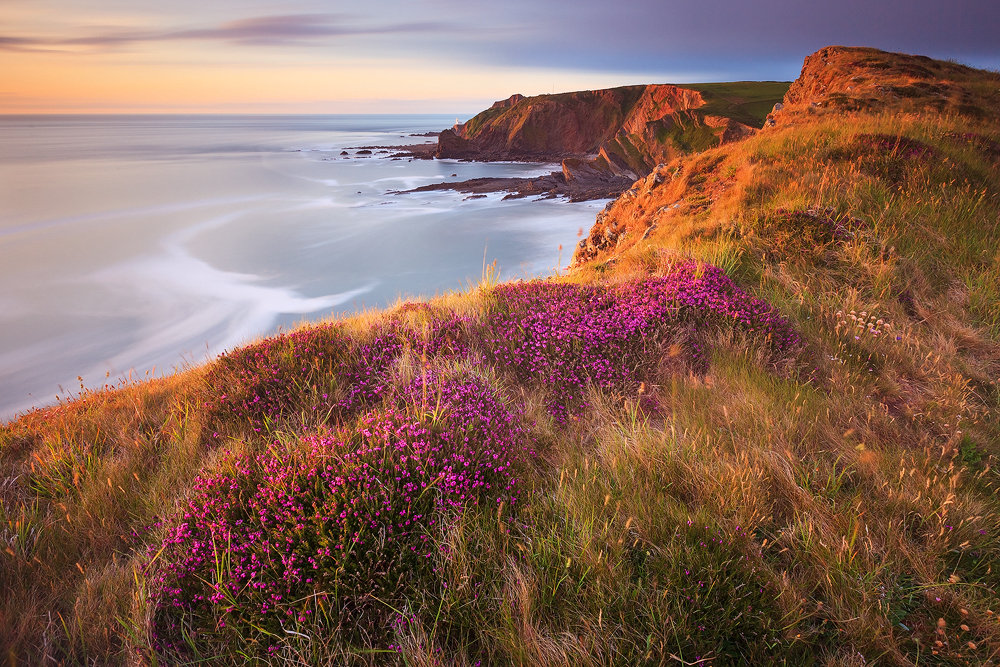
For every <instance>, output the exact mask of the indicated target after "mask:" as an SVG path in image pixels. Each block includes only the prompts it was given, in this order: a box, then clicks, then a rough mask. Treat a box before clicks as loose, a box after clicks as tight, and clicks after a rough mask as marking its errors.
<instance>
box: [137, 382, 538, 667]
mask: <svg viewBox="0 0 1000 667" xmlns="http://www.w3.org/2000/svg"><path fill="white" fill-rule="evenodd" d="M526 442H527V441H526V438H525V435H524V433H523V431H522V427H521V416H520V414H518V413H517V412H516V411H515V410H512V409H511V408H509V407H508V406H507V405H506V404H505V402H504V400H503V398H502V397H501V396H500V395H499V394H498V393H497V392H496V391H494V390H493V389H492V388H491V387H489V386H487V385H486V384H485V383H484V382H483V381H482V380H480V379H476V378H461V377H451V378H444V377H440V376H437V375H428V376H426V377H420V378H417V379H416V380H414V381H413V382H411V383H410V384H409V385H407V386H405V387H403V388H402V389H401V390H399V391H398V392H397V395H396V396H395V398H394V401H393V402H392V403H391V404H390V405H388V406H387V407H386V408H384V409H382V410H379V411H376V412H369V413H367V414H365V415H363V416H362V417H360V418H359V419H358V420H357V423H356V425H355V427H354V428H353V429H352V430H350V431H346V432H344V433H342V434H337V435H316V436H309V437H305V438H302V439H301V441H299V442H298V443H296V445H294V446H291V447H288V448H285V449H282V448H280V446H278V445H277V444H276V445H275V449H274V450H273V451H272V452H268V453H265V454H259V455H256V456H248V455H244V456H238V457H234V458H232V459H231V460H230V461H229V462H228V463H229V465H228V466H227V469H226V470H225V471H223V472H218V473H215V474H212V475H206V476H203V477H200V478H199V479H198V480H197V482H196V484H195V487H194V495H193V497H192V498H191V500H190V501H189V502H188V503H187V506H186V507H185V509H184V511H183V512H182V514H181V516H180V517H179V518H178V519H177V521H176V523H175V524H174V525H173V527H171V528H170V529H169V530H168V532H167V535H166V537H165V539H164V540H163V543H162V545H161V548H160V550H159V552H158V553H157V555H156V557H155V558H153V560H152V563H151V565H150V576H151V594H152V601H153V605H154V616H153V628H152V631H153V635H154V639H155V642H156V645H157V646H158V648H159V649H160V650H161V651H162V652H164V653H166V654H168V655H169V654H180V655H182V656H183V655H186V651H187V649H186V648H185V637H196V638H197V639H195V640H194V641H195V643H196V645H198V646H200V647H201V649H206V648H210V647H211V646H216V647H218V648H219V649H220V650H222V649H225V650H232V647H234V646H239V647H241V648H242V649H243V650H248V651H254V650H258V649H259V650H264V649H263V648H262V647H269V648H268V649H267V650H270V651H275V650H278V647H279V645H280V643H279V639H280V638H283V637H285V636H286V631H287V630H291V629H292V628H295V632H312V631H314V630H318V629H325V630H326V631H331V630H333V629H336V630H337V631H338V632H342V633H345V634H346V635H347V636H348V638H351V639H354V640H355V641H359V642H367V641H375V642H377V641H379V639H378V638H384V637H387V636H389V634H390V633H389V631H388V628H389V623H390V621H389V619H390V610H391V609H392V608H400V607H401V606H402V605H403V604H404V600H406V599H407V596H408V595H414V594H416V592H421V593H426V592H429V591H434V590H437V588H439V587H440V577H438V576H437V574H436V571H435V564H436V562H437V561H436V556H437V555H438V551H439V550H440V549H442V548H443V547H442V546H441V544H442V541H441V540H439V539H438V538H439V536H440V535H441V533H442V531H443V530H444V529H445V528H446V527H447V525H448V523H449V522H450V521H451V520H452V519H453V518H454V517H456V516H457V515H458V514H459V513H461V512H463V511H464V510H466V509H467V508H470V507H474V506H476V505H479V504H483V503H487V504H490V505H493V504H496V503H500V502H503V503H505V504H507V506H510V505H511V504H514V503H516V501H517V497H516V495H515V493H516V486H517V481H518V478H517V475H518V469H519V466H520V464H521V463H522V461H523V460H524V458H525V456H526V455H527V454H528V453H529V449H528V448H527V446H526ZM372 637H375V639H371V638H372Z"/></svg>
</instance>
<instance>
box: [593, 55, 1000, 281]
mask: <svg viewBox="0 0 1000 667" xmlns="http://www.w3.org/2000/svg"><path fill="white" fill-rule="evenodd" d="M998 108H1000V74H997V73H995V72H987V71H982V70H976V69H973V68H970V67H966V66H964V65H959V64H956V63H952V62H945V61H937V60H932V59H931V58H927V57H924V56H912V55H906V54H899V53H888V52H884V51H879V50H877V49H871V48H852V47H840V46H831V47H827V48H824V49H821V50H819V51H817V52H816V53H814V54H812V55H810V56H808V57H807V58H806V59H805V61H804V64H803V67H802V72H801V74H800V76H799V77H798V78H797V79H796V80H795V81H794V82H793V83H792V84H791V86H790V87H789V88H788V91H787V93H786V94H785V96H784V98H783V99H782V101H781V102H780V103H777V104H775V105H774V108H773V109H772V110H771V112H770V113H768V114H767V116H766V119H765V122H764V128H763V133H765V134H768V133H773V132H780V131H781V130H783V129H786V128H791V127H796V126H797V127H820V126H823V124H824V123H827V124H828V125H829V126H830V127H832V129H829V128H828V131H831V132H832V131H836V132H844V131H847V130H849V129H850V128H851V127H852V125H851V123H852V121H851V120H849V119H850V118H854V117H857V118H864V117H867V116H870V115H873V114H888V115H897V116H898V115H904V114H913V115H917V116H921V115H922V116H923V117H924V118H925V120H927V121H928V122H932V123H936V122H937V121H936V119H937V118H939V117H941V116H942V115H947V114H951V115H955V116H958V117H961V118H965V119H967V120H968V121H970V122H984V121H994V122H995V120H996V111H995V110H996V109H998ZM857 127H858V128H860V127H861V126H860V125H857ZM752 134H753V132H745V133H742V134H741V135H739V136H738V137H732V139H731V140H738V139H739V138H741V137H746V136H750V135H752ZM884 134H885V133H879V132H869V133H862V132H858V133H856V134H855V135H853V138H852V139H851V142H850V145H849V146H848V147H845V148H843V149H842V150H841V151H840V152H836V151H834V152H832V153H824V154H823V155H822V158H823V159H822V161H821V163H820V164H823V165H829V164H831V163H835V162H837V161H840V160H844V159H848V160H850V159H853V160H856V161H858V163H859V164H862V165H865V164H867V165H875V164H876V163H879V162H880V161H881V162H891V161H892V160H896V159H898V160H900V161H906V160H928V159H931V158H933V157H935V156H937V155H938V153H939V151H936V150H935V149H933V148H931V147H930V146H927V145H926V144H925V143H924V142H922V141H920V140H915V139H912V138H908V137H906V136H899V137H896V136H889V135H885V136H883V135H884ZM970 136H973V137H975V139H974V140H972V139H970V140H969V141H973V143H975V144H976V145H978V146H980V147H985V148H984V150H987V151H993V152H994V154H1000V153H997V144H996V142H995V141H994V140H992V139H990V138H988V137H987V136H986V135H984V134H982V133H980V132H973V133H970ZM949 141H952V142H954V141H957V140H956V139H954V138H952V139H949ZM720 143H721V142H720ZM734 157H736V156H735V154H734V152H733V151H728V150H726V149H725V148H723V149H719V150H716V151H709V152H707V153H704V154H703V155H701V156H691V157H686V158H685V157H683V156H682V157H679V158H675V159H673V160H672V161H668V160H664V161H663V163H661V164H659V165H658V166H656V167H655V168H654V169H653V170H652V171H651V172H650V173H648V174H646V175H644V176H643V177H642V178H640V179H638V180H637V181H636V182H635V183H634V184H633V186H632V187H631V188H630V189H628V190H627V191H625V192H624V193H623V194H622V195H621V197H619V198H618V199H616V200H615V201H613V202H611V203H609V204H608V206H607V208H606V209H605V210H604V211H602V212H601V213H600V214H599V215H598V217H597V220H596V223H595V225H594V226H593V228H592V229H591V232H590V234H589V235H588V237H587V238H585V239H583V240H582V241H580V243H579V245H578V247H577V249H576V253H575V262H576V263H577V264H581V263H585V262H588V261H591V260H595V259H605V260H606V259H609V258H611V257H614V256H615V255H618V254H621V253H623V252H625V251H627V250H628V249H629V248H631V247H632V246H634V245H635V244H637V243H640V242H643V241H647V240H648V239H649V238H650V236H651V235H653V234H655V233H658V232H659V233H670V232H669V230H675V229H676V227H677V225H678V224H679V223H678V221H687V220H690V219H691V216H712V215H713V214H716V212H717V211H719V210H720V209H723V208H725V207H727V206H736V205H738V203H737V201H736V199H735V198H737V197H738V196H740V193H741V192H742V188H741V186H742V185H743V183H744V182H745V180H746V179H748V178H751V174H752V169H751V168H750V167H749V166H747V165H745V164H744V163H742V162H739V161H738V160H734V159H733V158H734ZM870 168H871V169H888V167H885V166H882V167H877V166H870ZM901 169H903V166H902V165H895V166H893V167H892V168H891V170H892V171H894V172H900V170H901Z"/></svg>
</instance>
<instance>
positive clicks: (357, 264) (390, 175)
mask: <svg viewBox="0 0 1000 667" xmlns="http://www.w3.org/2000/svg"><path fill="white" fill-rule="evenodd" d="M453 122H454V116H19V117H14V116H9V117H2V116H0V420H2V419H7V418H9V417H12V416H13V415H14V414H15V413H16V412H20V411H23V410H26V409H29V408H31V407H33V406H39V405H45V404H48V403H51V402H52V401H53V400H54V398H55V396H56V395H57V394H58V395H65V394H66V392H67V391H71V390H78V389H79V382H78V381H77V379H76V378H77V376H81V377H82V378H83V380H84V383H85V384H86V385H87V386H101V385H103V384H104V383H105V382H106V381H107V379H106V378H110V379H111V380H112V381H113V380H114V379H115V378H120V377H123V376H127V375H128V374H129V373H130V372H132V374H133V376H138V377H142V376H143V375H145V374H146V373H148V372H151V371H152V369H153V368H154V367H155V368H156V371H155V373H156V374H160V373H164V372H170V371H171V370H173V369H174V368H179V367H182V366H183V365H184V364H186V363H200V362H202V361H205V360H206V359H209V358H212V357H213V356H214V355H216V354H218V353H219V352H221V351H223V350H225V349H231V348H232V347H234V346H237V345H239V344H241V343H244V342H247V341H249V340H252V339H254V338H256V337H258V336H261V335H266V334H270V333H274V332H276V331H278V330H279V329H281V328H284V329H288V328H290V327H292V326H294V325H295V324H296V323H298V322H302V321H304V320H315V319H319V318H322V317H325V316H328V315H330V314H331V313H346V312H351V311H354V310H357V309H359V308H362V307H382V306H386V305H388V304H390V303H392V302H394V301H395V300H396V299H397V298H398V297H400V296H418V295H424V296H428V295H433V294H434V293H436V292H442V291H446V290H452V289H457V288H461V287H465V286H467V285H468V284H469V282H470V281H475V280H478V279H479V277H480V276H481V273H482V267H483V256H484V250H485V252H486V260H487V262H490V261H492V260H494V259H495V260H497V262H498V264H499V266H500V267H501V269H502V276H503V277H504V278H510V277H514V276H528V275H540V274H547V273H551V272H552V271H553V270H554V268H555V266H556V264H557V261H558V258H559V250H558V247H559V245H560V244H562V246H563V247H564V249H565V250H564V251H563V252H562V262H563V264H565V263H567V262H568V260H569V259H570V254H571V252H572V248H573V244H574V243H575V242H576V240H577V234H578V233H579V230H581V229H584V230H587V229H589V227H590V225H591V224H592V223H593V220H594V216H595V214H596V211H597V210H598V209H599V208H600V207H601V206H603V204H604V202H588V203H584V204H576V203H568V202H565V201H561V200H547V201H531V200H513V201H501V195H491V196H489V197H488V198H486V199H475V200H469V199H466V198H465V197H464V196H463V195H460V194H457V193H453V192H433V193H426V194H419V195H415V194H409V195H396V194H391V191H394V190H401V189H407V188H412V187H416V186H418V185H421V184H426V183H433V182H438V181H442V180H465V179H469V178H476V177H480V176H522V175H531V174H541V173H547V172H548V171H550V170H551V169H552V168H553V167H552V166H551V165H524V164H478V163H469V162H457V161H453V160H440V161H439V160H433V161H430V160H407V159H402V160H399V159H397V160H393V159H391V158H390V157H389V154H388V153H376V154H375V155H373V156H371V157H360V156H357V155H356V153H357V151H356V150H355V149H356V148H357V147H359V146H365V145H394V144H412V143H420V142H426V141H433V139H427V138H423V137H412V136H409V135H411V134H413V133H420V132H426V131H431V130H439V129H441V128H444V127H447V126H449V125H451V124H452V123H453ZM345 149H347V150H348V153H349V157H346V158H345V157H344V156H342V155H341V154H340V153H341V151H343V150H345ZM452 174H456V176H454V177H452Z"/></svg>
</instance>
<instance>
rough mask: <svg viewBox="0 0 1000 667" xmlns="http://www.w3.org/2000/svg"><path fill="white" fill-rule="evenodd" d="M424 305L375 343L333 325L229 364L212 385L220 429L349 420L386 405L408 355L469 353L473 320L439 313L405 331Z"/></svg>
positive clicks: (254, 349) (381, 330)
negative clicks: (308, 419)
mask: <svg viewBox="0 0 1000 667" xmlns="http://www.w3.org/2000/svg"><path fill="white" fill-rule="evenodd" d="M422 305H423V304H411V305H410V306H407V307H404V308H403V309H401V311H400V313H399V314H397V315H396V316H395V317H394V318H393V319H390V320H389V322H387V323H386V324H383V325H382V326H380V327H378V328H377V329H376V330H375V331H374V332H373V334H374V335H373V336H372V337H371V338H369V339H361V340H359V339H358V338H356V337H352V336H350V335H349V334H348V333H347V332H346V331H345V329H344V327H343V326H341V325H339V324H325V325H321V326H318V327H315V328H311V329H304V330H301V331H296V332H293V333H287V334H282V335H279V336H275V337H273V338H268V339H266V340H264V341H261V342H259V343H256V344H254V345H250V346H247V347H244V348H240V349H237V350H234V351H232V352H229V353H227V354H225V355H223V356H221V357H220V358H219V360H218V361H217V362H216V365H215V366H214V367H213V368H212V370H211V372H210V374H209V378H208V384H209V385H210V391H211V396H210V398H209V401H208V403H209V406H210V407H212V408H213V413H214V419H215V421H216V422H223V421H225V420H227V419H232V418H235V419H236V420H237V421H238V422H240V423H248V424H249V425H250V426H251V427H252V428H253V429H254V430H256V431H257V432H261V431H264V430H266V427H267V426H269V425H271V424H274V423H276V422H278V421H279V420H281V419H282V418H284V417H287V416H289V415H297V414H300V413H302V412H317V411H319V412H321V414H323V415H329V416H332V417H335V418H343V417H349V416H350V415H353V414H356V413H357V412H358V411H359V410H363V409H365V408H366V407H370V406H372V405H376V404H378V402H379V401H380V400H381V398H382V396H384V395H385V394H386V392H387V390H388V386H389V382H390V380H389V377H388V372H389V370H390V369H391V367H392V364H393V363H394V362H395V361H396V360H397V359H398V358H399V356H400V355H401V354H402V353H403V351H404V350H405V349H407V348H409V349H411V350H413V352H414V353H415V354H417V355H418V356H423V357H439V356H443V355H447V356H455V355H460V354H464V353H465V352H466V351H467V347H466V345H467V343H466V341H465V338H466V334H465V330H464V325H465V323H466V321H467V319H466V318H461V317H458V316H456V315H454V314H452V313H450V312H434V311H431V312H433V315H434V316H433V317H430V318H427V322H426V327H424V328H421V329H417V328H414V327H408V326H406V325H405V323H404V322H403V321H402V317H401V316H402V315H405V314H406V313H407V312H409V311H417V310H421V308H420V306H422ZM427 310H430V309H429V308H428V309H427Z"/></svg>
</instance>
